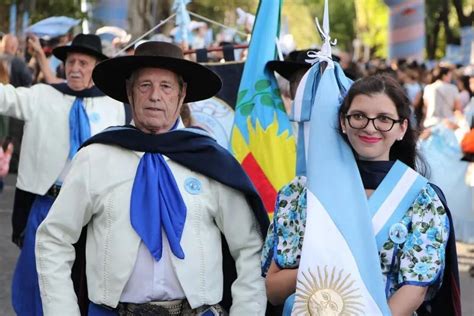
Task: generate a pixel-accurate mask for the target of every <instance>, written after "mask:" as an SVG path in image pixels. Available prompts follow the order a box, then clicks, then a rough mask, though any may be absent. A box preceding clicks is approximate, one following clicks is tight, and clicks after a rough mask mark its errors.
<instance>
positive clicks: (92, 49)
mask: <svg viewBox="0 0 474 316" xmlns="http://www.w3.org/2000/svg"><path fill="white" fill-rule="evenodd" d="M68 53H82V54H86V55H90V56H93V57H95V58H97V59H98V60H99V61H102V60H105V59H107V58H108V57H107V56H105V55H104V54H102V43H101V41H100V37H99V36H97V35H94V34H78V35H76V37H74V39H73V40H72V43H71V45H65V46H59V47H56V48H54V49H53V55H54V56H55V57H56V58H57V59H59V60H62V61H63V62H64V61H66V58H67V54H68Z"/></svg>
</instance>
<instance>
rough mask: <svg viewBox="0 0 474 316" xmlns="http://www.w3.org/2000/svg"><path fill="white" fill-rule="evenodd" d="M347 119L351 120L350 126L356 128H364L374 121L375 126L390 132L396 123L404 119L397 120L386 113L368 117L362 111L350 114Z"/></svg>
mask: <svg viewBox="0 0 474 316" xmlns="http://www.w3.org/2000/svg"><path fill="white" fill-rule="evenodd" d="M346 119H347V121H348V122H349V126H350V127H352V128H355V129H364V128H366V127H367V125H369V122H370V121H372V124H373V125H374V128H375V129H376V130H378V131H379V132H388V131H390V130H391V129H392V128H393V125H395V124H396V123H401V122H403V119H399V120H395V119H393V118H391V117H388V116H386V115H379V116H377V117H367V116H366V115H365V114H362V113H355V114H348V115H346Z"/></svg>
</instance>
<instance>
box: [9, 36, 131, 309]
mask: <svg viewBox="0 0 474 316" xmlns="http://www.w3.org/2000/svg"><path fill="white" fill-rule="evenodd" d="M101 49H102V48H101V43H100V39H99V37H98V36H96V35H86V34H79V35H77V36H76V37H75V38H74V40H73V41H72V44H71V45H69V46H61V47H57V48H55V49H54V51H53V54H54V55H55V56H56V57H57V58H59V59H60V60H62V61H63V62H64V63H65V68H66V78H67V82H66V83H61V84H54V85H47V84H36V85H34V86H32V87H31V88H23V87H19V88H15V87H14V86H12V85H0V114H2V115H6V116H10V117H14V118H16V119H20V120H23V121H24V122H25V125H24V129H23V138H22V144H21V155H20V161H19V168H18V177H17V183H16V192H15V202H14V207H13V208H14V209H13V215H12V225H13V234H12V240H13V242H14V243H15V244H17V245H18V246H19V247H20V248H22V250H21V253H20V256H19V258H18V262H17V265H16V268H15V272H14V275H13V284H12V305H13V308H14V309H15V312H16V313H17V314H18V315H20V316H21V315H28V316H32V315H33V316H34V315H41V313H42V312H41V310H42V308H41V299H40V294H39V286H38V281H37V273H36V265H35V258H34V244H35V234H36V228H37V227H38V226H39V224H40V223H41V222H42V220H43V219H44V218H45V217H46V214H47V213H48V211H49V208H50V207H51V205H52V204H53V202H54V199H55V197H56V196H57V194H58V192H59V190H60V188H61V184H62V181H63V180H64V177H65V175H66V174H67V172H68V170H69V167H70V164H71V159H72V158H73V157H74V155H75V153H76V151H77V149H78V148H79V146H80V145H81V143H82V142H83V141H85V140H86V139H87V138H88V137H90V136H91V135H94V134H96V133H97V132H99V131H102V130H103V129H105V128H106V127H109V126H113V125H122V124H124V123H125V121H126V115H125V107H124V104H123V103H122V102H118V101H116V100H113V99H112V98H110V97H108V96H106V95H104V93H102V92H101V91H100V90H99V89H97V88H96V87H95V86H94V82H93V81H92V70H93V69H94V66H95V65H96V64H97V63H98V62H99V61H102V60H104V59H106V58H107V57H106V56H105V55H103V54H102V50H101Z"/></svg>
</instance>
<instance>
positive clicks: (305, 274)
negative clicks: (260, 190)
mask: <svg viewBox="0 0 474 316" xmlns="http://www.w3.org/2000/svg"><path fill="white" fill-rule="evenodd" d="M327 7H328V6H327V0H326V4H325V12H324V20H323V31H321V30H320V33H321V35H322V37H323V39H324V40H325V42H324V44H323V47H322V49H321V52H320V54H319V56H316V57H317V58H316V60H317V62H316V63H314V64H313V66H312V67H311V68H310V69H309V70H308V72H307V73H306V74H305V76H304V77H303V79H302V81H301V82H300V85H299V87H298V90H297V93H296V98H295V104H294V109H293V110H294V115H293V117H294V118H296V119H297V120H299V121H300V122H301V121H306V128H305V129H304V130H303V131H302V134H303V135H301V136H303V139H304V148H303V149H301V146H298V153H297V154H298V156H299V158H298V160H297V162H298V163H300V162H301V161H304V163H305V164H306V167H305V169H306V174H307V178H308V182H307V189H308V191H307V218H306V230H305V236H304V243H303V249H302V255H301V261H300V266H299V269H298V279H297V288H296V298H295V304H294V306H293V312H292V314H293V315H331V314H335V315H390V310H389V307H388V304H387V300H386V297H385V291H384V288H385V286H384V280H383V277H382V271H381V268H380V262H379V258H378V251H377V244H376V240H375V236H374V232H373V227H372V216H371V214H370V212H369V205H368V201H367V198H366V195H365V191H364V187H363V184H362V180H361V178H360V175H359V172H358V168H357V164H356V161H355V159H354V155H353V153H352V150H351V148H350V147H349V145H348V144H347V143H346V142H344V141H343V139H342V137H341V136H340V134H339V132H338V125H339V123H338V110H339V106H340V104H341V101H342V99H343V96H344V95H345V93H346V91H347V90H348V88H349V86H350V84H351V82H350V80H348V79H347V78H346V77H345V75H344V73H343V71H342V69H341V68H340V66H339V65H338V64H337V63H334V62H332V60H330V57H328V56H331V47H330V37H329V18H328V14H327ZM328 58H329V59H328ZM323 63H324V69H323V67H321V66H322V65H323ZM322 71H323V72H322ZM308 118H309V119H310V120H309V125H308V122H307V120H308ZM305 134H306V135H305ZM299 142H300V140H299ZM302 156H304V158H302ZM374 208H375V207H374Z"/></svg>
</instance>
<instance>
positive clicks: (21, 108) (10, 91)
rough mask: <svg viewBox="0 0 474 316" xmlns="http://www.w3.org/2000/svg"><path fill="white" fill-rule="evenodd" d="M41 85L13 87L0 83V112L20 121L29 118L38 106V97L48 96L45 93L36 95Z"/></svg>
mask: <svg viewBox="0 0 474 316" xmlns="http://www.w3.org/2000/svg"><path fill="white" fill-rule="evenodd" d="M41 86H43V85H41ZM41 86H36V85H35V86H33V87H31V88H25V87H18V88H15V87H13V86H12V85H10V84H7V85H3V84H0V114H2V115H6V116H11V117H14V118H16V119H19V120H22V121H28V120H30V119H31V118H32V117H33V116H34V114H35V110H36V109H37V108H38V106H37V103H38V101H39V100H40V98H48V96H47V95H43V96H41V97H39V96H38V92H39V90H38V89H39V88H41ZM45 92H47V90H45Z"/></svg>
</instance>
